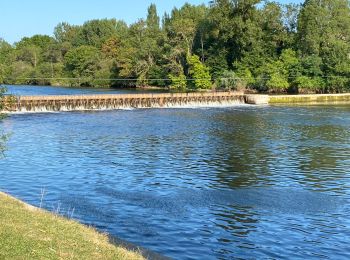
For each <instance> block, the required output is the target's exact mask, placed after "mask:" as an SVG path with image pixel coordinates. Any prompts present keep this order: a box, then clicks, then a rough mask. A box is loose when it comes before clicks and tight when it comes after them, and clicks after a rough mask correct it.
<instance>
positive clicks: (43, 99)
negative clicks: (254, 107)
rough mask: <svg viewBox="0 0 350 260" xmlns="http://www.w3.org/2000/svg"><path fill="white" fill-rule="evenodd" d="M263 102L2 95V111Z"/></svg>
mask: <svg viewBox="0 0 350 260" xmlns="http://www.w3.org/2000/svg"><path fill="white" fill-rule="evenodd" d="M267 103H268V97H267V96H265V95H245V94H237V93H232V92H208V93H167V94H114V95H81V96H71V95H69V96H68V95H67V96H20V97H8V98H6V99H5V105H4V111H6V112H55V111H84V110H115V109H131V108H162V107H164V108H167V107H168V108H170V107H214V106H234V105H239V104H267Z"/></svg>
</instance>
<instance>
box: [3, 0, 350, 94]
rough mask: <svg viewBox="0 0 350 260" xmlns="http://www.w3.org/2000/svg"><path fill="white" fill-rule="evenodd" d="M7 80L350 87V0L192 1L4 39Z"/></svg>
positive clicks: (296, 89) (262, 87) (253, 87)
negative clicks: (166, 10)
mask: <svg viewBox="0 0 350 260" xmlns="http://www.w3.org/2000/svg"><path fill="white" fill-rule="evenodd" d="M0 82H2V83H9V84H14V83H16V84H44V85H45V84H48V85H70V86H93V87H111V86H158V87H168V86H169V87H171V88H173V89H178V90H186V89H194V90H198V89H210V88H213V87H216V88H231V89H246V88H248V89H251V90H257V91H268V92H287V91H289V92H301V93H306V92H310V93H315V92H316V93H323V92H345V91H350V8H349V1H348V0H306V1H305V3H304V4H302V5H294V4H289V5H282V4H279V3H275V2H266V1H261V0H214V1H210V3H208V5H207V6H206V5H199V6H194V5H190V4H185V5H184V6H183V7H182V8H180V9H177V8H175V9H173V10H172V12H171V13H170V14H165V15H164V16H163V18H162V19H161V18H160V17H159V15H158V14H157V9H156V6H155V5H151V6H150V7H149V8H148V14H147V18H146V19H141V20H139V21H137V22H136V23H134V24H131V25H127V24H126V23H125V22H123V21H118V20H114V19H112V20H107V19H104V20H92V21H88V22H86V23H85V24H83V25H81V26H75V25H70V24H67V23H61V24H59V25H58V26H57V27H56V28H55V30H54V37H50V36H46V35H35V36H33V37H30V38H27V37H26V38H23V39H22V40H21V41H20V42H17V43H15V44H14V45H10V44H8V43H6V42H5V41H3V40H2V41H0Z"/></svg>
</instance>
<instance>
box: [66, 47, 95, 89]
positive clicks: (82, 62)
mask: <svg viewBox="0 0 350 260" xmlns="http://www.w3.org/2000/svg"><path fill="white" fill-rule="evenodd" d="M98 61H99V51H98V49H97V48H95V47H92V46H80V47H78V48H75V49H72V50H70V51H69V52H68V53H67V54H66V56H65V57H64V64H65V69H66V71H67V72H68V73H69V74H70V75H71V76H72V77H74V78H77V79H78V82H77V83H78V84H79V85H90V81H91V80H92V78H93V76H94V73H95V72H96V70H97V68H98V66H97V64H98Z"/></svg>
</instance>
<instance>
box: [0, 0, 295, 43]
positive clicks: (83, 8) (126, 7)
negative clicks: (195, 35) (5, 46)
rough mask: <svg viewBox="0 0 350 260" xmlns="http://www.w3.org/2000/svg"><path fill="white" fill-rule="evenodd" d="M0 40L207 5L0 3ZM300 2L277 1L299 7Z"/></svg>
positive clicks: (78, 0) (178, 0) (145, 0)
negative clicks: (151, 7) (62, 24)
mask: <svg viewBox="0 0 350 260" xmlns="http://www.w3.org/2000/svg"><path fill="white" fill-rule="evenodd" d="M0 1H1V7H0V8H1V9H0V10H1V14H0V38H3V39H4V40H6V41H7V42H10V43H14V42H17V41H19V40H20V39H21V38H22V37H24V36H28V37H30V36H32V35H35V34H47V35H52V34H53V29H54V28H55V26H56V25H57V24H58V23H60V22H68V23H70V24H74V25H80V24H83V23H84V22H85V21H88V20H91V19H102V18H116V19H119V20H124V21H126V22H127V23H129V24H130V23H133V22H135V21H137V20H138V19H139V18H144V17H145V16H146V13H147V7H148V6H149V5H150V4H151V3H155V4H156V5H157V8H158V12H159V14H160V15H162V14H164V12H170V11H171V9H173V8H174V7H175V6H176V7H181V6H182V5H183V4H184V3H186V2H189V3H191V4H202V3H204V4H207V3H208V0H187V1H186V0H126V1H122V0H119V1H118V0H0ZM301 1H302V0H279V1H278V2H280V3H300V2H301Z"/></svg>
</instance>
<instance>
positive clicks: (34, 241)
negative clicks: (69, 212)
mask: <svg viewBox="0 0 350 260" xmlns="http://www.w3.org/2000/svg"><path fill="white" fill-rule="evenodd" d="M0 259H143V257H142V256H141V255H140V254H137V253H134V252H130V251H128V250H126V249H124V248H121V247H117V246H115V245H113V244H111V243H110V242H109V239H108V237H107V235H104V234H101V233H98V232H97V231H96V230H94V229H92V228H89V227H86V226H84V225H81V224H79V223H77V222H75V221H71V220H68V219H64V218H62V217H58V216H55V215H53V214H51V213H49V212H46V211H42V210H40V209H37V208H34V207H32V206H29V205H27V204H25V203H23V202H21V201H19V200H17V199H14V198H12V197H10V196H8V195H6V194H4V193H1V192H0Z"/></svg>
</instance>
